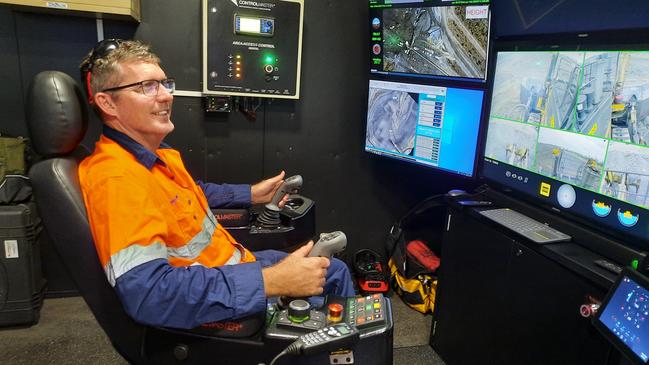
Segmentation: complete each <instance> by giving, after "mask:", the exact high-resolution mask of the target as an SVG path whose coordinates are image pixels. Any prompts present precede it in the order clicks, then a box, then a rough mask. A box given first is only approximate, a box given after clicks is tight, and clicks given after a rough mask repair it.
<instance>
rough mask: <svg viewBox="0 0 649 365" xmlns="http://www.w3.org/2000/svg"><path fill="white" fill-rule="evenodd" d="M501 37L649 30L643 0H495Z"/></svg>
mask: <svg viewBox="0 0 649 365" xmlns="http://www.w3.org/2000/svg"><path fill="white" fill-rule="evenodd" d="M491 4H492V6H493V8H492V9H493V14H494V22H495V27H494V31H495V33H496V35H497V36H519V35H531V34H546V33H564V32H592V31H598V30H612V29H633V28H646V27H647V25H648V23H647V18H648V17H649V3H648V2H646V1H642V0H618V1H609V0H589V1H583V0H494V1H492V2H491Z"/></svg>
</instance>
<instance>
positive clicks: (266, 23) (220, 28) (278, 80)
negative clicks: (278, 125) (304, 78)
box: [203, 0, 304, 99]
mask: <svg viewBox="0 0 649 365" xmlns="http://www.w3.org/2000/svg"><path fill="white" fill-rule="evenodd" d="M303 17H304V0H203V94H204V95H236V96H253V97H265V98H283V99H298V98H299V97H300V63H301V54H302V24H303Z"/></svg>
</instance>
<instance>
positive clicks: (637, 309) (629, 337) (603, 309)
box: [593, 269, 649, 364]
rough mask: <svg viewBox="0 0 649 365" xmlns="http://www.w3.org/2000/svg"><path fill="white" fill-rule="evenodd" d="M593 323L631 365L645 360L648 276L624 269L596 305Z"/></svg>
mask: <svg viewBox="0 0 649 365" xmlns="http://www.w3.org/2000/svg"><path fill="white" fill-rule="evenodd" d="M593 325H594V326H595V328H597V329H598V330H599V331H600V333H601V334H602V335H603V336H604V337H605V338H606V339H607V340H608V341H610V342H611V343H612V344H613V345H614V346H615V347H616V348H617V349H618V350H619V351H620V352H622V353H623V354H624V355H625V356H626V357H627V358H628V359H629V360H631V361H632V363H633V364H647V363H649V279H647V278H646V277H645V276H644V275H641V274H639V273H638V272H637V271H635V270H632V269H625V270H624V271H623V272H622V274H621V275H620V276H619V277H618V279H617V280H616V282H615V284H613V286H612V287H611V289H610V291H609V293H608V294H607V296H606V298H605V299H604V301H603V302H602V304H601V306H600V307H599V310H598V311H597V315H596V316H595V317H594V318H593Z"/></svg>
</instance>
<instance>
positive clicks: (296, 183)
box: [266, 175, 302, 211]
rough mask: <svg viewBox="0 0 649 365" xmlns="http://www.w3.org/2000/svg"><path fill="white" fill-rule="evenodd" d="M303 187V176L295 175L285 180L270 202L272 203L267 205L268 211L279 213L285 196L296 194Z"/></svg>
mask: <svg viewBox="0 0 649 365" xmlns="http://www.w3.org/2000/svg"><path fill="white" fill-rule="evenodd" d="M301 187H302V176H300V175H293V176H291V177H289V178H287V179H284V182H283V183H282V185H280V187H279V188H278V189H277V191H276V192H275V195H273V198H272V199H271V200H270V203H268V204H266V209H270V210H274V211H279V210H280V209H279V202H280V201H281V200H282V198H283V197H284V195H286V194H289V193H296V192H297V191H298V190H299V189H300V188H301Z"/></svg>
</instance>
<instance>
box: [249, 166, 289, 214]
mask: <svg viewBox="0 0 649 365" xmlns="http://www.w3.org/2000/svg"><path fill="white" fill-rule="evenodd" d="M284 175H285V173H284V171H282V172H280V173H279V174H278V175H276V176H273V177H271V178H269V179H266V180H262V181H260V182H258V183H256V184H255V185H253V186H252V187H251V192H252V204H266V203H269V202H270V200H271V199H272V198H273V195H275V192H276V191H277V189H278V188H279V187H280V185H282V183H283V182H284ZM287 199H288V195H285V196H284V197H282V200H281V201H280V204H279V205H280V207H282V206H283V205H284V203H285V202H286V200H287Z"/></svg>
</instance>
